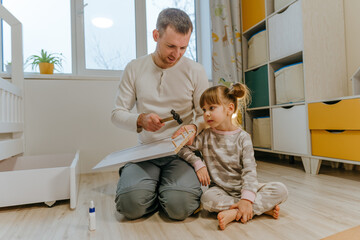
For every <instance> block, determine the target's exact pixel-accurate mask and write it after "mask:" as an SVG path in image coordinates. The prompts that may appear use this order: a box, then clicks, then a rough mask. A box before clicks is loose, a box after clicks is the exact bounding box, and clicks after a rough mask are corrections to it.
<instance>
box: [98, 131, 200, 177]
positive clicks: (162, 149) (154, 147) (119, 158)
mask: <svg viewBox="0 0 360 240" xmlns="http://www.w3.org/2000/svg"><path fill="white" fill-rule="evenodd" d="M194 134H195V131H194V130H189V133H186V132H184V133H183V136H182V135H179V136H178V137H176V138H175V139H172V138H166V139H163V140H159V141H156V142H153V143H149V144H142V145H138V146H136V147H132V148H128V149H124V150H121V151H117V152H113V153H111V154H109V155H107V156H106V157H105V158H104V159H103V160H102V161H101V162H99V163H98V164H97V165H96V166H95V167H93V169H94V170H95V169H100V168H105V167H109V166H116V165H119V166H122V165H125V164H126V163H128V162H142V161H146V160H150V159H154V158H161V157H166V156H171V155H174V154H176V153H177V152H178V151H179V150H180V149H181V147H183V146H184V145H185V144H186V143H187V142H188V141H189V139H190V138H191V137H192V136H193V135H194ZM173 142H174V143H175V144H176V146H175V145H174V144H173Z"/></svg>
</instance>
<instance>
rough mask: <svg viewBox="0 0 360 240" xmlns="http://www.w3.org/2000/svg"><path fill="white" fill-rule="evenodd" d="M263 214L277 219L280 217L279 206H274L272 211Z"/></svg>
mask: <svg viewBox="0 0 360 240" xmlns="http://www.w3.org/2000/svg"><path fill="white" fill-rule="evenodd" d="M264 214H266V215H269V216H272V217H273V218H275V219H278V218H279V215H280V207H279V205H276V206H275V207H274V208H273V209H271V210H270V211H267V212H264Z"/></svg>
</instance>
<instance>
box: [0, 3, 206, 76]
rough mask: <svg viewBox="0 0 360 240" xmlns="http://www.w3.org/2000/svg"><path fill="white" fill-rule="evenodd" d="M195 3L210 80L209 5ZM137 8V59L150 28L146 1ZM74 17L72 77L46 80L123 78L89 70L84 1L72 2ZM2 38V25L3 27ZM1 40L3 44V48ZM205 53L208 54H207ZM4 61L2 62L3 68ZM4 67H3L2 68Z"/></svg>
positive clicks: (201, 51) (202, 57)
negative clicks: (147, 20) (86, 56)
mask: <svg viewBox="0 0 360 240" xmlns="http://www.w3.org/2000/svg"><path fill="white" fill-rule="evenodd" d="M194 1H195V19H196V23H195V24H196V28H195V29H196V32H193V33H192V34H196V41H197V42H196V45H197V46H196V51H197V52H196V54H197V58H198V62H199V63H201V64H203V66H204V67H205V69H206V71H207V74H208V76H211V69H210V67H211V52H209V51H208V49H209V50H210V45H211V26H210V12H209V1H204V0H203V1H201V0H194ZM134 4H135V28H136V29H135V35H136V36H135V39H136V57H137V58H138V57H140V56H144V55H147V28H146V26H147V24H146V0H134ZM70 9H71V10H70V11H71V13H70V16H71V21H70V22H71V41H70V42H71V58H72V73H54V74H53V75H51V76H49V75H47V76H46V79H77V78H79V79H85V78H87V77H89V78H90V79H94V78H99V77H104V79H108V78H110V79H111V78H113V77H116V78H118V77H120V76H121V75H122V72H123V70H97V69H86V63H85V38H84V36H85V34H84V32H85V31H84V30H85V29H84V0H70ZM0 31H1V32H0V34H2V25H1V26H0ZM1 41H2V38H0V44H2V42H1ZM204 49H205V50H204ZM0 54H1V55H2V49H1V48H0ZM2 61H3V58H2V57H1V59H0V64H2ZM2 66H3V64H2ZM25 77H26V78H41V79H42V78H44V76H41V75H40V74H38V73H32V72H27V73H25Z"/></svg>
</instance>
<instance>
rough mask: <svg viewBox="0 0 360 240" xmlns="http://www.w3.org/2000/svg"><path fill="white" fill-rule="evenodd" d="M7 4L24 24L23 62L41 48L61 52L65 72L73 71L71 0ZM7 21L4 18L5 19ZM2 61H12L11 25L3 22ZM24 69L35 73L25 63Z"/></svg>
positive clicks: (11, 1) (6, 1) (5, 0)
mask: <svg viewBox="0 0 360 240" xmlns="http://www.w3.org/2000/svg"><path fill="white" fill-rule="evenodd" d="M2 2H3V6H4V7H6V8H7V9H8V10H9V11H10V12H11V13H12V14H13V15H14V16H15V17H16V18H17V19H18V20H19V21H20V22H21V23H22V29H23V46H24V61H25V60H26V58H27V57H29V56H30V55H33V54H36V55H37V54H39V53H40V51H41V49H44V50H46V51H48V52H54V53H62V54H63V55H64V57H65V60H64V62H63V72H64V73H71V66H72V58H71V18H70V1H58V0H31V1H28V0H3V1H2ZM3 22H4V21H3ZM3 26H4V29H3V63H6V62H8V61H9V62H10V61H11V52H10V51H11V43H10V40H11V37H10V27H9V26H8V25H7V24H3ZM24 71H25V72H32V71H33V70H32V68H31V66H27V65H25V69H24Z"/></svg>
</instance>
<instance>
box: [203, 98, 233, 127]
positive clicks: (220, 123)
mask: <svg viewBox="0 0 360 240" xmlns="http://www.w3.org/2000/svg"><path fill="white" fill-rule="evenodd" d="M232 106H233V104H232V103H230V104H228V106H224V105H222V104H210V105H209V104H207V103H205V105H204V106H203V108H202V110H203V112H204V114H203V117H204V121H205V122H206V123H207V124H208V125H209V126H210V127H211V128H215V129H217V130H220V131H231V130H233V128H234V126H233V125H232V123H231V116H232V113H233V112H234V110H233V107H232Z"/></svg>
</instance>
